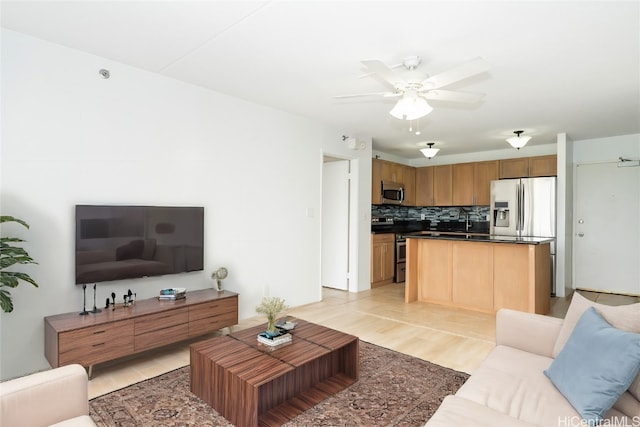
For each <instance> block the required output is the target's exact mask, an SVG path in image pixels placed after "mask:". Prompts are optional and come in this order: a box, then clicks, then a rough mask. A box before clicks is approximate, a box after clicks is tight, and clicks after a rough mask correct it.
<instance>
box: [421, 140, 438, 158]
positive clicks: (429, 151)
mask: <svg viewBox="0 0 640 427" xmlns="http://www.w3.org/2000/svg"><path fill="white" fill-rule="evenodd" d="M433 144H434V143H433V142H429V143H427V146H428V147H429V148H421V149H420V151H421V152H422V154H424V156H425V157H426V158H427V159H431V158H433V157H435V155H436V154H438V151H440V149H439V148H433Z"/></svg>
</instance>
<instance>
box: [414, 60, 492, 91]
mask: <svg viewBox="0 0 640 427" xmlns="http://www.w3.org/2000/svg"><path fill="white" fill-rule="evenodd" d="M489 69H490V66H489V63H488V62H487V61H485V60H484V59H483V58H480V57H477V58H475V59H473V60H471V61H469V62H467V63H466V64H462V65H460V66H458V67H454V68H452V69H450V70H447V71H444V72H442V73H440V74H436V75H435V76H431V77H429V78H427V79H425V80H424V81H423V82H422V84H423V85H425V86H427V87H429V88H431V89H438V88H441V87H443V86H448V85H450V84H452V83H455V82H457V81H460V80H463V79H466V78H468V77H471V76H475V75H476V74H480V73H484V72H485V71H488V70H489Z"/></svg>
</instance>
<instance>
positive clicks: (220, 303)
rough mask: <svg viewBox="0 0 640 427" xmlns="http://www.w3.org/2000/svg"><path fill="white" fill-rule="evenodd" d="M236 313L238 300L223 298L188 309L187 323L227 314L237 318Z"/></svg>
mask: <svg viewBox="0 0 640 427" xmlns="http://www.w3.org/2000/svg"><path fill="white" fill-rule="evenodd" d="M237 312H238V299H237V298H225V299H221V300H216V301H211V302H207V303H203V304H198V305H197V306H195V307H190V308H189V322H193V321H196V320H198V319H204V318H207V317H211V316H215V315H223V314H228V313H235V314H236V316H237ZM236 323H238V322H236ZM234 324H235V323H234Z"/></svg>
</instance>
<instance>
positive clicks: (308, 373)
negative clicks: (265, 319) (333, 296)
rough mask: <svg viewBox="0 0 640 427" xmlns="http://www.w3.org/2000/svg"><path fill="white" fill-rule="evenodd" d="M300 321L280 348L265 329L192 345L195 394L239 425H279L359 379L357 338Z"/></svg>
mask: <svg viewBox="0 0 640 427" xmlns="http://www.w3.org/2000/svg"><path fill="white" fill-rule="evenodd" d="M295 322H297V323H298V326H297V327H296V328H295V329H294V330H292V331H291V334H292V335H293V340H292V341H291V342H290V343H286V344H282V345H280V346H277V347H269V346H267V345H264V344H261V343H259V342H258V341H257V339H256V336H257V335H258V333H260V332H262V331H263V330H264V326H257V327H254V328H250V329H245V330H242V331H239V332H235V333H232V334H229V335H225V336H221V337H216V338H211V339H208V340H205V341H201V342H198V343H195V344H192V345H191V347H190V350H191V391H192V392H193V393H194V394H195V395H196V396H198V397H199V398H201V399H202V400H204V401H205V402H207V403H208V404H209V405H211V406H212V407H213V408H214V409H215V410H216V411H217V412H218V413H219V414H221V415H222V416H224V417H225V418H226V419H227V420H229V421H230V422H231V423H233V424H235V425H237V426H258V425H261V426H263V425H264V426H271V425H274V426H275V425H278V426H279V425H281V424H283V423H284V422H286V421H287V420H290V419H291V418H294V417H295V416H296V415H298V414H300V413H302V412H304V411H306V410H307V409H309V408H312V407H313V406H315V405H316V404H318V403H319V402H321V401H322V400H324V399H326V398H327V397H329V396H330V395H332V394H334V393H337V392H338V391H340V390H343V389H345V388H346V387H348V386H349V385H351V384H353V383H354V382H356V381H357V380H358V376H359V373H360V354H359V340H358V337H355V336H353V335H349V334H345V333H342V332H339V331H335V330H333V329H329V328H326V327H324V326H320V325H316V324H314V323H310V322H306V321H304V320H295Z"/></svg>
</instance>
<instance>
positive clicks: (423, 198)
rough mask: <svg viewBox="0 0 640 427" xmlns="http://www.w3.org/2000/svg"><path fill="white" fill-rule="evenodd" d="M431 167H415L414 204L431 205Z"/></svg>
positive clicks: (432, 202)
mask: <svg viewBox="0 0 640 427" xmlns="http://www.w3.org/2000/svg"><path fill="white" fill-rule="evenodd" d="M433 168H434V166H425V167H422V168H416V206H433V204H434V201H433Z"/></svg>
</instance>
